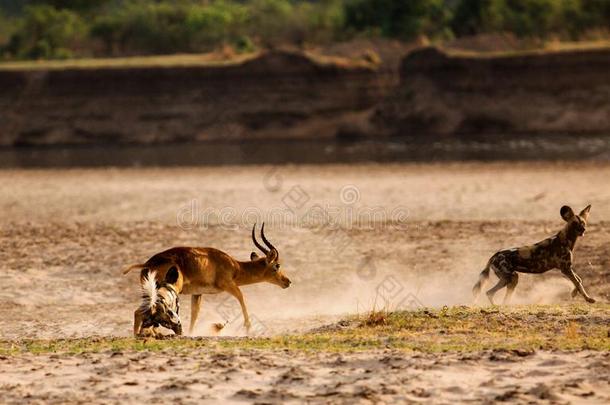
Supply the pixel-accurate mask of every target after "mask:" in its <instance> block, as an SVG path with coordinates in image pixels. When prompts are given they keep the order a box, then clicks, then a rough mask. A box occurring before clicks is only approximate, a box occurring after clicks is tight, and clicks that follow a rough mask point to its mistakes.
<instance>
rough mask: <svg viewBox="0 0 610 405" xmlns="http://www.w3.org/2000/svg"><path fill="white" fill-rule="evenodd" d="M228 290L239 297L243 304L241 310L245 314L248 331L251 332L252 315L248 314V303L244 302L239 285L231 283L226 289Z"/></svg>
mask: <svg viewBox="0 0 610 405" xmlns="http://www.w3.org/2000/svg"><path fill="white" fill-rule="evenodd" d="M224 290H225V291H226V292H228V293H229V294H231V295H232V296H234V297H235V298H237V300H238V301H239V305H241V312H242V313H243V315H244V326H245V327H246V331H248V332H250V326H251V325H250V317H249V316H248V309H247V308H246V304H245V303H244V296H243V295H242V293H241V290H240V289H239V287H238V286H237V285H235V284H230V285H228V286H226V287H225V289H224Z"/></svg>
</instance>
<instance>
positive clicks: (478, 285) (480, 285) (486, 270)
mask: <svg viewBox="0 0 610 405" xmlns="http://www.w3.org/2000/svg"><path fill="white" fill-rule="evenodd" d="M490 261H491V260H490ZM490 266H491V263H487V266H485V268H484V269H483V271H482V272H481V274H479V280H478V281H477V282H476V283H475V285H474V286H473V287H472V295H473V296H474V298H475V300H476V298H477V297H478V296H479V294H480V293H481V288H483V285H484V284H485V282H486V281H487V279H489V268H490Z"/></svg>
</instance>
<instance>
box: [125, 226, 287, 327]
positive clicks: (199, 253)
mask: <svg viewBox="0 0 610 405" xmlns="http://www.w3.org/2000/svg"><path fill="white" fill-rule="evenodd" d="M255 228H256V224H254V226H253V227H252V241H253V242H254V245H255V246H256V247H257V248H259V249H260V250H261V252H263V253H264V254H265V256H264V257H259V256H258V255H257V254H256V253H254V252H252V254H251V255H250V261H243V262H242V261H238V260H235V259H234V258H232V257H231V256H229V255H228V254H226V253H224V252H222V251H220V250H218V249H214V248H195V247H176V248H172V249H169V250H166V251H164V252H161V253H157V254H156V255H154V256H153V257H151V258H150V259H148V261H146V263H144V264H135V265H133V266H130V267H128V268H127V269H125V270H123V274H127V273H128V272H129V271H131V270H133V269H142V272H141V277H142V274H144V272H148V270H149V269H150V270H154V271H156V272H157V273H156V274H157V280H159V279H162V278H163V277H164V276H165V274H166V272H168V270H169V269H175V268H177V269H178V279H177V281H176V283H177V285H178V286H179V287H180V288H179V289H178V290H177V292H178V293H180V294H190V295H191V323H190V328H189V332H190V333H192V332H193V329H194V327H195V323H196V322H197V317H198V316H199V310H200V308H201V301H202V300H201V298H202V294H218V293H221V292H223V291H225V292H228V293H229V294H231V295H232V296H234V297H235V298H236V299H237V300H238V301H239V304H240V305H241V310H242V314H243V316H244V324H245V326H246V329H248V330H249V329H250V326H251V324H250V318H249V316H248V310H247V309H246V304H245V303H244V297H243V295H242V293H241V290H240V289H239V287H240V286H242V285H248V284H254V283H261V282H268V283H271V284H275V285H278V286H280V287H282V288H288V286H290V280H289V279H288V277H286V276H285V275H284V273H283V272H282V271H281V270H280V263H279V253H278V251H277V249H276V248H275V247H274V246H273V245H272V244H271V243H270V242H269V241H268V240H267V238H266V237H265V224H263V226H262V228H261V237H262V239H263V242H265V245H267V248H268V249H267V248H265V247H264V246H262V245H261V244H260V243H258V241H257V240H256V237H255V236H254V230H255ZM139 316H140V315H139V313H138V311H136V313H135V314H134V318H135V323H134V331H135V329H136V328H135V326H136V325H138V322H139Z"/></svg>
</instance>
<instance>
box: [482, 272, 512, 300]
mask: <svg viewBox="0 0 610 405" xmlns="http://www.w3.org/2000/svg"><path fill="white" fill-rule="evenodd" d="M508 283H510V279H507V278H503V277H502V278H500V280H498V283H497V284H496V285H494V286H493V287H492V288H491V289H490V290H489V291H487V293H486V294H487V298H489V302H491V305H496V304H495V303H494V295H495V294H496V293H497V292H498V291H499V290H501V289H502V288H504V287H506V286H507V285H508Z"/></svg>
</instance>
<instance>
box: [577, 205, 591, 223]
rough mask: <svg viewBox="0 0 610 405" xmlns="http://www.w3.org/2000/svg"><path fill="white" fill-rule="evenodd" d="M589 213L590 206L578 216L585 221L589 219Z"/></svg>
mask: <svg viewBox="0 0 610 405" xmlns="http://www.w3.org/2000/svg"><path fill="white" fill-rule="evenodd" d="M589 211H591V204H589V205H587V206H586V207H585V209H583V210H582V211H580V214H578V215H579V216H580V217H581V218H582V219H584V220H585V221H586V220H587V219H589Z"/></svg>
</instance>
